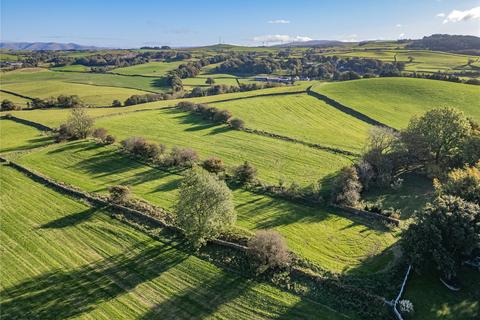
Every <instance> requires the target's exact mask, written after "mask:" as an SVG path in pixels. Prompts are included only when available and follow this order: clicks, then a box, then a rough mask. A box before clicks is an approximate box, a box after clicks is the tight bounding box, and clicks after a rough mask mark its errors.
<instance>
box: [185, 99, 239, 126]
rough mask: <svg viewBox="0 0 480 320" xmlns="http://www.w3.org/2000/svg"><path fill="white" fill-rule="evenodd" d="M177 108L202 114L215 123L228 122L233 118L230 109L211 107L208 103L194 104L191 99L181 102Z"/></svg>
mask: <svg viewBox="0 0 480 320" xmlns="http://www.w3.org/2000/svg"><path fill="white" fill-rule="evenodd" d="M177 108H179V109H180V110H183V111H188V112H192V113H196V114H199V115H201V116H202V117H203V118H204V119H206V120H210V121H213V122H215V123H228V121H229V120H230V119H231V118H232V113H231V112H230V111H228V110H222V109H218V108H216V107H211V106H209V105H207V104H194V103H192V102H189V101H184V102H179V103H178V104H177Z"/></svg>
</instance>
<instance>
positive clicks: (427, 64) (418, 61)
mask: <svg viewBox="0 0 480 320" xmlns="http://www.w3.org/2000/svg"><path fill="white" fill-rule="evenodd" d="M331 55H336V56H339V57H359V58H370V59H378V60H382V61H385V62H394V61H395V57H396V59H397V61H402V62H405V63H406V66H405V70H406V71H412V72H413V71H416V72H427V73H430V72H438V71H440V72H447V73H452V72H463V71H471V70H473V69H472V68H471V67H470V66H468V65H467V62H468V60H469V59H473V60H474V61H476V63H474V64H473V66H480V63H478V57H475V56H468V55H462V54H454V53H447V52H438V51H427V50H353V51H347V52H338V53H332V54H331ZM409 57H412V58H413V61H412V62H410V59H409Z"/></svg>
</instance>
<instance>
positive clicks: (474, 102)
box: [312, 78, 480, 129]
mask: <svg viewBox="0 0 480 320" xmlns="http://www.w3.org/2000/svg"><path fill="white" fill-rule="evenodd" d="M312 90H313V91H316V92H318V93H321V94H323V95H326V96H328V97H329V98H331V99H334V100H336V101H338V102H340V103H342V104H344V105H346V106H348V107H350V108H353V109H355V110H357V111H359V112H361V113H363V114H365V115H367V116H369V117H371V118H374V119H375V120H378V121H380V122H383V123H385V124H387V125H389V126H392V127H395V128H398V129H400V128H404V127H406V126H407V124H408V121H409V120H410V118H411V117H412V116H414V115H420V114H422V113H424V112H425V111H427V110H429V109H432V108H438V107H455V108H457V109H460V110H462V111H463V112H465V114H466V115H467V116H470V117H472V118H474V119H477V120H480V87H478V86H474V85H467V84H459V83H453V82H447V81H438V80H426V79H411V78H376V79H362V80H354V81H345V82H336V83H321V84H318V85H314V86H313V87H312Z"/></svg>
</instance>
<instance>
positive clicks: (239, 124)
mask: <svg viewBox="0 0 480 320" xmlns="http://www.w3.org/2000/svg"><path fill="white" fill-rule="evenodd" d="M228 123H229V124H230V126H231V127H232V128H233V129H236V130H241V129H244V128H245V121H243V120H241V119H238V118H234V119H231V120H230V121H229V122H228Z"/></svg>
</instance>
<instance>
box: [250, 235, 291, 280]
mask: <svg viewBox="0 0 480 320" xmlns="http://www.w3.org/2000/svg"><path fill="white" fill-rule="evenodd" d="M248 253H249V255H250V257H251V259H252V260H253V263H254V265H255V266H256V268H257V272H258V273H262V272H265V271H266V270H267V269H272V268H284V267H286V266H287V265H288V264H289V263H290V261H291V256H290V252H289V251H288V247H287V243H286V242H285V239H284V238H283V237H282V235H281V234H280V233H278V232H277V231H274V230H260V231H257V232H256V233H255V236H253V237H252V238H250V239H249V241H248Z"/></svg>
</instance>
